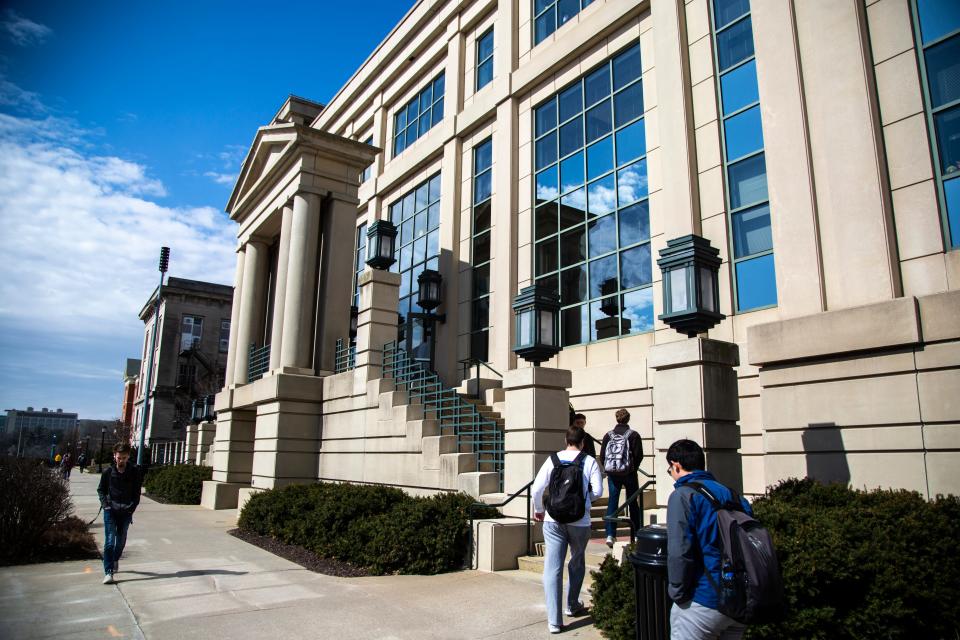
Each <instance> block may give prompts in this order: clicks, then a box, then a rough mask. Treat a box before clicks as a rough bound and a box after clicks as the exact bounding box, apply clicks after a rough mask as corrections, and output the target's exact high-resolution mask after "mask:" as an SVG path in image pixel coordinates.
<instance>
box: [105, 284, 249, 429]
mask: <svg viewBox="0 0 960 640" xmlns="http://www.w3.org/2000/svg"><path fill="white" fill-rule="evenodd" d="M232 299H233V291H232V289H231V288H230V287H228V286H225V285H222V284H213V283H210V282H200V281H197V280H187V279H185V278H172V277H171V278H169V279H168V280H167V284H165V285H164V286H163V293H162V296H161V298H160V319H159V327H160V331H159V333H158V339H157V341H156V347H155V350H154V351H155V352H154V357H153V359H152V362H153V373H152V375H151V376H150V402H149V404H148V408H147V412H148V416H147V421H146V439H145V441H146V443H147V446H149V447H153V446H154V445H156V444H158V443H166V442H175V441H176V442H179V441H182V440H184V439H185V437H186V429H185V427H186V425H187V424H188V423H189V422H190V417H191V411H192V406H193V401H194V400H195V399H197V398H203V397H205V396H206V395H207V394H210V393H213V392H214V391H215V390H217V389H220V388H222V387H223V384H224V380H225V378H224V374H225V371H226V360H227V345H228V343H229V336H230V313H231V304H232ZM156 303H157V291H156V289H154V291H153V293H152V294H151V296H150V299H149V300H147V303H146V304H145V305H144V306H143V308H142V309H141V310H140V319H141V320H142V321H143V323H144V336H143V353H142V358H141V359H140V360H134V359H129V360H127V370H126V373H125V375H124V414H123V415H124V418H123V426H124V427H129V431H127V433H129V435H130V438H131V442H132V444H133V445H134V446H137V445H139V443H140V430H141V429H142V428H143V411H144V396H145V392H146V384H147V375H146V367H147V366H149V363H150V362H151V359H150V358H149V356H148V352H149V350H150V342H151V337H152V332H153V327H154V318H155V314H154V309H155V305H156ZM132 367H139V369H140V370H139V373H138V372H137V371H136V370H132ZM132 386H135V388H136V393H135V400H134V401H133V406H132V407H130V408H128V406H127V404H126V403H127V393H128V392H129V390H130V388H131V387H132ZM131 410H132V425H131V424H130V423H129V422H128V418H127V415H128V411H131Z"/></svg>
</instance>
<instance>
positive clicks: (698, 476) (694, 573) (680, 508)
mask: <svg viewBox="0 0 960 640" xmlns="http://www.w3.org/2000/svg"><path fill="white" fill-rule="evenodd" d="M688 482H699V483H701V484H702V485H703V486H705V487H706V488H707V490H708V491H710V493H712V494H713V495H714V496H715V497H716V498H717V499H718V500H719V501H720V502H726V501H727V500H730V499H731V498H732V497H733V494H732V493H731V492H730V489H728V488H727V487H725V486H723V485H722V484H720V483H719V482H717V480H716V478H714V477H713V474H712V473H710V472H709V471H694V472H692V473H689V474H687V475H685V476H683V477H682V478H680V479H679V480H677V482H676V483H675V484H674V485H673V486H674V491H673V493H671V494H670V498H669V500H668V501H667V580H668V583H669V585H668V587H667V592H668V593H669V595H670V598H671V599H672V600H673V601H674V602H679V603H681V604H682V603H684V602H687V601H688V600H691V599H692V600H693V601H694V602H696V603H698V604H702V605H703V606H705V607H709V608H711V609H716V608H717V592H716V590H715V589H714V587H713V585H712V584H711V583H710V580H709V579H708V578H707V575H706V572H708V571H709V572H710V575H711V576H712V577H713V580H714V583H715V584H720V545H721V543H720V539H719V537H718V532H717V514H716V512H715V511H714V510H713V506H711V504H710V503H709V502H708V501H707V499H706V498H705V497H703V496H702V495H701V494H699V493H698V492H697V491H696V489H694V488H693V487H687V486H684V485H686V484H687V483H688ZM740 502H741V503H742V504H743V507H744V509H745V510H746V512H747V513H748V514H750V515H753V511H752V510H751V509H750V503H748V502H747V501H746V500H744V499H743V498H740Z"/></svg>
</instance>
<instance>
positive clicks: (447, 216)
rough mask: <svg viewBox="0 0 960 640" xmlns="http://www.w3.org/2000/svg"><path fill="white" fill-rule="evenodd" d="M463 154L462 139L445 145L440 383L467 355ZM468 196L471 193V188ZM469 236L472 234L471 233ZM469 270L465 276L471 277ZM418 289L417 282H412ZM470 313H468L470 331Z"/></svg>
mask: <svg viewBox="0 0 960 640" xmlns="http://www.w3.org/2000/svg"><path fill="white" fill-rule="evenodd" d="M448 77H449V76H448ZM462 152H463V141H462V140H461V139H460V138H459V137H454V138H452V139H450V140H448V141H447V142H446V143H445V144H444V145H443V171H442V172H441V174H440V273H442V274H443V291H442V292H441V295H442V299H443V304H442V305H441V307H442V311H441V310H439V309H438V312H440V313H443V312H446V314H447V320H446V322H444V323H443V324H441V323H439V322H438V323H436V324H435V325H434V326H435V328H436V335H435V336H434V340H436V352H435V353H436V357H435V360H434V368H435V369H436V372H437V373H438V374H439V375H440V379H441V380H445V381H447V382H454V381H455V380H456V379H457V378H456V376H457V374H458V373H459V370H458V365H457V360H458V359H459V358H464V357H466V356H467V354H466V353H464V354H463V355H460V354H458V348H457V334H458V333H459V327H460V322H461V319H458V317H457V315H458V314H457V310H458V309H460V308H461V307H460V304H459V301H460V299H461V298H462V297H465V298H466V299H468V300H469V299H470V294H469V293H468V291H469V289H470V287H469V286H468V285H469V282H470V280H469V278H467V279H464V280H463V285H464V286H465V287H466V289H467V292H464V291H461V290H460V284H461V273H460V271H461V269H462V268H463V267H464V266H466V265H464V264H463V263H464V262H465V260H463V258H462V257H461V255H460V246H461V244H460V237H461V236H460V209H461V182H460V176H461V170H460V159H461V156H462ZM467 192H468V193H472V190H471V189H470V188H469V187H468V188H467ZM468 233H469V232H468ZM469 273H470V272H469V271H467V272H466V275H469ZM411 286H414V287H415V286H416V283H411ZM469 318H470V314H469V311H468V312H467V313H466V321H467V323H468V328H469V322H470V320H469Z"/></svg>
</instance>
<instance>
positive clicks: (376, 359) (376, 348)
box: [356, 267, 400, 391]
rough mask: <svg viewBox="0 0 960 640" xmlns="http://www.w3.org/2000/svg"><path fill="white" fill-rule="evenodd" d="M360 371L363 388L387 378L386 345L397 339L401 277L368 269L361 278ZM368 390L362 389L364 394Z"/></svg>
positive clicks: (359, 320)
mask: <svg viewBox="0 0 960 640" xmlns="http://www.w3.org/2000/svg"><path fill="white" fill-rule="evenodd" d="M359 283H360V315H359V316H358V318H357V360H356V370H357V371H358V372H365V374H363V375H360V376H359V377H360V378H361V380H359V384H361V385H365V384H366V382H367V381H369V380H376V379H377V378H381V377H383V373H382V372H383V368H382V365H383V345H384V344H386V343H387V342H390V341H392V340H396V339H397V308H398V307H399V300H400V274H399V273H393V272H392V271H381V270H379V269H371V268H369V267H367V269H365V270H364V271H363V273H361V274H360V279H359ZM364 388H365V386H361V387H360V389H359V390H360V391H362V390H363V389H364Z"/></svg>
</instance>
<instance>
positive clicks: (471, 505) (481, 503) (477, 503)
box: [467, 478, 536, 569]
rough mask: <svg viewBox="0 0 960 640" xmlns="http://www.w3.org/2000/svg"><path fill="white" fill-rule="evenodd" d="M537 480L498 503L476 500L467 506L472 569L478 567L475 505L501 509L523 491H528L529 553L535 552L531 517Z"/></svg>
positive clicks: (527, 523)
mask: <svg viewBox="0 0 960 640" xmlns="http://www.w3.org/2000/svg"><path fill="white" fill-rule="evenodd" d="M535 481H536V478H534V479H533V480H531V481H530V482H528V483H527V484H525V485H523V486H522V487H520V488H519V489H517V490H516V491H514V492H513V493H512V494H510V495H509V496H507V499H506V500H504V501H503V502H498V503H496V504H487V503H486V502H474V503H473V504H470V505H468V506H467V515H468V516H469V517H470V555H471V559H470V568H471V569H476V568H477V567H475V566H474V563H473V561H474V560H476V559H477V556H476V554H475V553H474V552H473V549H474V546H475V545H474V543H475V542H476V541H475V540H474V539H473V523H474V517H473V511H474V508H475V507H491V508H493V509H499V508H500V507H505V506H507V505H508V504H510V503H511V502H513V500H514V498H516V497H517V496H519V495H520V494H521V493H523V492H526V494H527V516H526V528H527V555H531V554H532V553H533V545H532V544H531V542H532V535H531V524H530V523H531V519H530V500H531V493H530V487H532V486H533V483H534V482H535Z"/></svg>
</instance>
